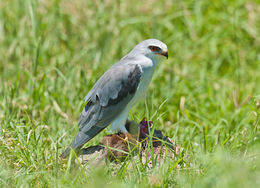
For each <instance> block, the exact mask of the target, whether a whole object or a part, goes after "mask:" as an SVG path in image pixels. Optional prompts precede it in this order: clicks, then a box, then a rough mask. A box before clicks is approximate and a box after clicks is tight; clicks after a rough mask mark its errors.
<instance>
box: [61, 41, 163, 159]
mask: <svg viewBox="0 0 260 188" xmlns="http://www.w3.org/2000/svg"><path fill="white" fill-rule="evenodd" d="M164 58H167V59H168V48H167V45H166V44H165V43H163V42H161V41H160V40H157V39H147V40H144V41H142V42H140V43H139V44H137V45H136V46H135V47H134V48H133V49H132V50H131V51H130V52H129V53H128V54H127V55H125V56H124V57H123V58H122V59H120V60H119V61H118V62H117V63H116V64H114V65H113V66H112V67H110V68H109V69H108V70H107V71H106V72H105V73H104V74H103V75H102V76H101V77H100V78H99V79H98V81H97V82H96V83H95V85H94V86H93V88H92V89H91V90H90V91H89V93H88V94H87V95H86V97H85V98H84V100H85V102H86V106H85V107H84V108H83V110H82V112H81V114H80V117H79V119H78V126H79V131H78V133H77V135H76V137H75V139H74V140H73V141H72V142H71V144H70V145H69V147H67V149H66V150H65V151H64V152H63V153H62V154H61V158H66V157H67V156H68V155H69V154H70V151H71V149H73V150H74V151H75V152H76V151H79V150H80V149H81V147H82V146H83V145H84V144H85V143H87V142H88V141H89V140H91V139H92V138H93V137H95V136H96V135H97V134H99V133H100V132H101V131H102V130H103V129H105V128H106V127H107V126H108V125H110V124H111V131H118V132H120V133H123V134H126V135H127V134H128V131H127V129H126V127H125V123H126V120H127V118H128V113H129V110H130V109H131V107H132V106H133V105H134V104H135V103H136V102H137V101H139V99H141V98H143V97H144V96H145V93H146V91H147V88H148V85H149V84H150V82H151V79H152V76H153V74H154V71H155V69H156V67H157V65H158V64H159V63H160V62H162V60H163V59H164Z"/></svg>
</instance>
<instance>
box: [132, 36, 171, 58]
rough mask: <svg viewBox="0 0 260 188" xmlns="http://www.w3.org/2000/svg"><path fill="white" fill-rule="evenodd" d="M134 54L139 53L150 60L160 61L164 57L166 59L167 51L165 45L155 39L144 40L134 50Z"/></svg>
mask: <svg viewBox="0 0 260 188" xmlns="http://www.w3.org/2000/svg"><path fill="white" fill-rule="evenodd" d="M134 51H135V52H138V53H141V54H142V55H145V56H147V57H149V58H151V59H152V60H157V61H160V60H162V58H164V57H166V58H167V59H168V49H167V46H166V44H164V43H163V42H161V41H159V40H157V39H148V40H145V41H143V42H141V43H139V44H138V45H136V47H135V48H134Z"/></svg>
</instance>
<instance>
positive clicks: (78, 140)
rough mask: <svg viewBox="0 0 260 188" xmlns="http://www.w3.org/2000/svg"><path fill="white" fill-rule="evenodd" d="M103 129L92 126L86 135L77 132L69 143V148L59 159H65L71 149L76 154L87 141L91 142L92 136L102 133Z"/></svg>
mask: <svg viewBox="0 0 260 188" xmlns="http://www.w3.org/2000/svg"><path fill="white" fill-rule="evenodd" d="M104 128H105V127H98V126H94V127H92V128H91V129H90V130H88V131H87V132H86V133H84V132H82V131H79V132H78V134H77V136H76V137H75V139H74V140H73V141H72V142H71V144H70V146H69V147H67V149H66V150H65V151H64V152H63V153H62V154H61V155H60V157H61V158H66V157H67V156H68V155H69V154H70V151H71V149H73V150H75V152H76V153H78V152H79V149H80V148H81V147H82V146H83V145H84V144H85V143H86V142H88V141H89V140H91V139H92V138H93V137H94V136H96V135H97V134H98V133H99V132H100V131H102V130H103V129H104Z"/></svg>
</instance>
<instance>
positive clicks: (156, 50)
mask: <svg viewBox="0 0 260 188" xmlns="http://www.w3.org/2000/svg"><path fill="white" fill-rule="evenodd" d="M149 49H150V50H151V51H152V52H160V51H161V48H159V47H157V46H149Z"/></svg>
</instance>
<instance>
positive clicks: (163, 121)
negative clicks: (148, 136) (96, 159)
mask: <svg viewBox="0 0 260 188" xmlns="http://www.w3.org/2000/svg"><path fill="white" fill-rule="evenodd" d="M259 28H260V2H259V0H248V1H246V0H236V1H224V0H216V1H206V0H200V1H194V0H193V1H192V0H185V1H177V0H174V1H170V0H169V1H168V0H163V1H154V0H152V1H145V2H141V1H136V0H133V1H131V2H130V1H129V2H128V3H127V2H126V1H110V0H105V1H101V0H97V1H87V0H75V1H68V0H63V1H61V0H50V1H40V0H39V1H33V0H27V1H22V0H9V1H1V2H0V46H1V47H0V57H1V61H0V124H1V129H0V153H1V155H0V169H1V170H0V185H1V187H71V186H73V187H83V186H90V187H91V186H93V187H101V186H103V187H104V186H106V187H122V186H126V187H133V186H135V187H150V186H155V187H156V186H160V187H259V185H260V180H259V177H260V158H259V154H260V153H259V151H260V150H259V149H260V127H259V121H258V120H259V118H260V107H259V101H260V99H259V98H260V97H259V95H260V87H259V83H260V29H259ZM147 38H157V39H160V40H161V41H163V42H165V43H166V44H167V45H168V49H169V57H170V58H169V59H168V60H167V61H164V62H163V63H161V64H160V65H159V67H158V68H157V71H156V73H155V75H154V79H153V81H152V83H151V85H150V87H149V91H148V93H147V96H146V100H145V101H146V102H145V103H144V101H143V102H140V103H139V104H138V105H136V106H135V107H134V108H133V109H132V111H131V117H132V118H134V119H136V120H138V121H139V120H141V119H142V118H143V117H144V116H146V117H148V118H149V117H153V118H152V119H151V118H149V119H150V120H152V121H153V122H154V125H156V128H159V129H162V130H163V132H164V134H166V135H168V136H169V137H170V138H172V139H173V140H174V141H175V142H176V143H178V144H179V145H181V146H182V148H183V153H184V155H185V158H184V159H183V160H184V162H185V164H186V165H182V164H181V163H182V162H183V161H180V160H179V159H180V158H178V157H176V160H165V161H164V163H162V164H160V165H159V166H158V165H156V166H154V167H153V168H152V169H148V168H146V167H145V166H143V165H142V163H141V162H140V161H134V160H131V159H129V160H128V161H125V162H123V163H120V164H117V165H115V164H113V163H108V164H106V165H105V167H98V166H93V165H91V164H86V165H85V166H82V167H81V168H76V167H73V165H71V162H70V161H69V160H68V161H67V160H65V161H64V160H61V159H59V157H58V156H59V154H61V152H62V151H63V150H64V149H65V147H66V146H67V145H68V144H69V143H70V141H71V140H72V139H73V136H74V135H75V134H76V132H77V130H78V128H77V118H78V116H79V114H80V112H81V109H82V107H83V98H84V96H85V95H86V94H87V92H88V91H89V90H90V89H91V87H92V86H93V84H94V83H95V81H96V80H97V79H98V78H99V77H100V76H101V75H102V74H103V73H104V71H105V70H106V69H107V68H109V67H110V66H111V65H112V64H114V63H115V62H116V61H118V60H119V59H120V58H121V57H122V56H123V55H125V54H127V53H128V52H129V51H130V50H131V49H132V48H133V47H134V46H135V45H136V44H137V43H138V42H140V41H142V40H144V39H147ZM155 113H156V115H155ZM105 134H106V131H104V132H102V133H101V134H100V135H99V136H97V137H95V138H94V139H93V140H92V141H91V142H89V143H88V144H87V145H92V144H96V143H98V142H99V140H100V138H101V137H102V136H103V135H105ZM179 163H180V164H179Z"/></svg>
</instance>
